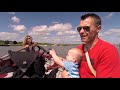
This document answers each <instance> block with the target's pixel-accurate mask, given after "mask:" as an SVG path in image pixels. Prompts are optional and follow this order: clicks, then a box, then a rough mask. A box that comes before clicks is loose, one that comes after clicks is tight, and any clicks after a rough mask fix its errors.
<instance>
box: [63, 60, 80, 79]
mask: <svg viewBox="0 0 120 90" xmlns="http://www.w3.org/2000/svg"><path fill="white" fill-rule="evenodd" d="M64 66H65V69H66V70H67V71H68V75H69V76H70V77H71V78H80V76H79V69H78V66H79V64H77V63H74V62H70V61H64Z"/></svg>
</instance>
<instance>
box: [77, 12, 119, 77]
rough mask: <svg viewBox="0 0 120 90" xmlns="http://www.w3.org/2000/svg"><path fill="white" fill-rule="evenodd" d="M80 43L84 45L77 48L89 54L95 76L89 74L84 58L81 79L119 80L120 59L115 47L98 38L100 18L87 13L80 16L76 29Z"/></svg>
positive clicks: (80, 70)
mask: <svg viewBox="0 0 120 90" xmlns="http://www.w3.org/2000/svg"><path fill="white" fill-rule="evenodd" d="M77 30H78V32H79V34H80V37H81V41H82V42H84V43H85V44H81V45H79V46H78V48H79V49H82V50H83V52H84V53H85V48H87V51H88V53H89V57H90V61H91V64H92V66H93V68H94V69H95V71H96V76H94V75H93V73H92V72H91V70H90V68H89V66H88V63H87V61H86V58H83V60H82V61H81V63H80V69H79V72H80V77H81V78H95V77H96V78H120V59H119V53H118V51H117V49H116V48H115V46H113V45H112V44H110V43H108V42H106V41H103V40H101V39H99V38H98V33H99V31H100V30H101V18H100V17H99V16H98V15H96V14H94V13H88V14H85V15H83V16H81V20H80V26H79V27H77Z"/></svg>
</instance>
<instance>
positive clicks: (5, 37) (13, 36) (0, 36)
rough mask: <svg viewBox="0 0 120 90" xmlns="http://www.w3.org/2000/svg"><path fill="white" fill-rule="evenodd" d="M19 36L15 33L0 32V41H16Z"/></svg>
mask: <svg viewBox="0 0 120 90" xmlns="http://www.w3.org/2000/svg"><path fill="white" fill-rule="evenodd" d="M18 36H19V34H17V33H9V32H0V39H1V40H12V41H13V40H16V38H18Z"/></svg>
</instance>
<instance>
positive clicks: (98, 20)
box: [81, 13, 101, 26]
mask: <svg viewBox="0 0 120 90" xmlns="http://www.w3.org/2000/svg"><path fill="white" fill-rule="evenodd" d="M88 17H92V18H93V19H94V22H95V25H96V26H98V25H101V18H100V17H99V16H98V15H96V14H94V13H88V14H84V15H82V16H81V20H85V19H86V18H88Z"/></svg>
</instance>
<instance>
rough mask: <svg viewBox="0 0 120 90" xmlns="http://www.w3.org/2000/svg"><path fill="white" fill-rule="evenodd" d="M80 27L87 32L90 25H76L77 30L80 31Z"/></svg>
mask: <svg viewBox="0 0 120 90" xmlns="http://www.w3.org/2000/svg"><path fill="white" fill-rule="evenodd" d="M82 28H83V30H85V31H86V32H89V31H90V27H89V26H83V27H81V26H78V27H77V31H78V32H80V31H81V29H82Z"/></svg>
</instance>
